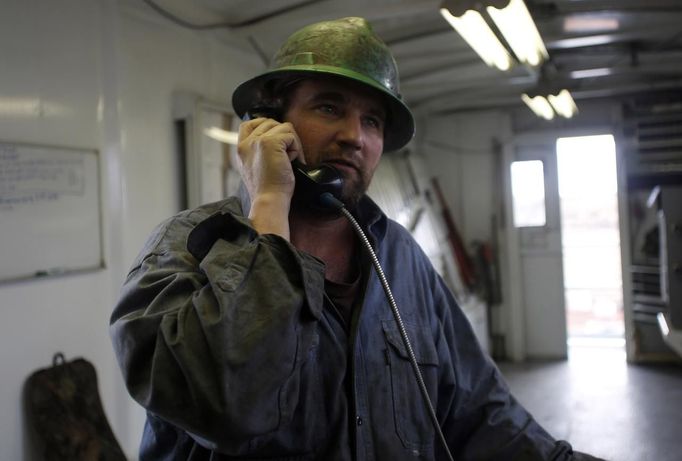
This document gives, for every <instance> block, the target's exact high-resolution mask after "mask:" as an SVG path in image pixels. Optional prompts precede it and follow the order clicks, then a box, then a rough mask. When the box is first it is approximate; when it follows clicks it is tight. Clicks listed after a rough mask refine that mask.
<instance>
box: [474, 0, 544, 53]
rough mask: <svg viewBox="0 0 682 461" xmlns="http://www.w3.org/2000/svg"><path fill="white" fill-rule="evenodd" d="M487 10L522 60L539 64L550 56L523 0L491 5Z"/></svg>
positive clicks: (511, 0)
mask: <svg viewBox="0 0 682 461" xmlns="http://www.w3.org/2000/svg"><path fill="white" fill-rule="evenodd" d="M486 10H487V11H488V14H489V15H490V17H491V18H492V19H493V21H495V25H496V26H497V28H498V29H500V32H502V35H504V38H505V40H507V43H509V46H511V49H512V50H514V54H516V57H517V58H519V60H520V61H521V62H524V63H527V64H530V65H531V66H537V65H539V64H540V63H541V62H542V61H544V60H545V59H547V58H548V57H549V55H548V54H547V49H546V48H545V44H544V43H543V42H542V38H541V37H540V33H539V32H538V29H537V27H536V26H535V23H534V22H533V18H532V17H531V16H530V13H529V12H528V8H526V4H525V3H523V0H510V1H509V5H507V6H506V7H505V8H502V9H497V8H495V7H493V6H489V7H487V8H486Z"/></svg>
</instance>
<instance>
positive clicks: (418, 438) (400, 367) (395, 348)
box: [382, 320, 438, 451]
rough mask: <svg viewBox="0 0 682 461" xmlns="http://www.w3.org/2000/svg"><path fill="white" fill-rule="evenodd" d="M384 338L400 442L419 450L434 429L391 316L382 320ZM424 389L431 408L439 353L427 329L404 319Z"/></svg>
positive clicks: (425, 446) (426, 446)
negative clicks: (390, 318) (427, 393)
mask: <svg viewBox="0 0 682 461" xmlns="http://www.w3.org/2000/svg"><path fill="white" fill-rule="evenodd" d="M382 329H383V331H384V337H385V340H386V348H387V351H386V358H387V361H388V365H389V367H390V373H391V392H392V394H393V395H392V397H393V418H394V422H395V430H396V433H397V435H398V437H399V438H400V440H401V442H402V443H403V445H404V446H405V448H408V449H410V450H418V451H422V450H425V449H429V448H431V447H432V446H433V443H434V436H435V430H434V428H433V425H432V423H431V418H430V417H429V411H428V409H427V405H426V402H425V401H424V398H423V396H422V394H421V391H420V390H419V384H418V383H417V378H416V376H415V374H414V370H413V368H412V365H411V363H410V359H409V354H408V353H407V350H406V348H405V345H404V344H403V340H402V337H401V335H400V330H399V329H398V326H397V325H396V324H395V322H394V321H393V320H384V321H382ZM405 329H406V330H407V335H408V337H409V339H410V344H411V345H412V350H413V352H414V355H415V358H416V359H417V363H418V364H419V369H420V370H421V373H422V377H423V378H424V383H425V384H426V389H427V390H428V392H429V396H430V398H431V403H432V404H433V406H434V408H435V407H436V405H437V401H436V396H437V389H438V353H437V351H436V346H435V344H434V342H433V336H432V334H431V331H430V329H428V328H427V327H425V326H422V325H416V324H409V323H405Z"/></svg>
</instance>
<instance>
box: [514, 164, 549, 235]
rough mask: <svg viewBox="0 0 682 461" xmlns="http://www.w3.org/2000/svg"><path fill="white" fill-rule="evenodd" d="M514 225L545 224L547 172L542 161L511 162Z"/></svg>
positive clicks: (530, 225) (533, 225) (534, 225)
mask: <svg viewBox="0 0 682 461" xmlns="http://www.w3.org/2000/svg"><path fill="white" fill-rule="evenodd" d="M511 186H512V204H513V205H512V207H513V213H514V227H536V226H544V225H545V223H546V222H547V220H546V216H545V172H544V168H543V164H542V161H540V160H527V161H520V162H513V163H512V164H511Z"/></svg>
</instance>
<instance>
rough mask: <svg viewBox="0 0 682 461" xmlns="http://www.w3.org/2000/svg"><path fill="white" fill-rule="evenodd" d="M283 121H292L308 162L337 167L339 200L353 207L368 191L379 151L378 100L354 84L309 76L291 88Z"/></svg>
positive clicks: (380, 106)
mask: <svg viewBox="0 0 682 461" xmlns="http://www.w3.org/2000/svg"><path fill="white" fill-rule="evenodd" d="M284 120H285V121H287V122H291V123H292V124H293V126H294V129H295V130H296V133H297V134H298V137H299V138H300V140H301V144H302V146H303V153H304V156H305V161H306V163H307V164H309V165H318V164H320V163H327V164H331V165H333V166H334V167H336V168H337V169H338V170H339V172H340V173H341V174H342V175H343V178H344V187H343V194H342V195H343V197H342V199H343V201H344V203H346V205H348V206H354V205H355V204H356V203H357V201H358V200H359V199H360V197H362V195H363V194H364V193H365V192H366V191H367V188H368V187H369V183H370V181H371V179H372V176H373V175H374V171H375V170H376V168H377V165H378V164H379V159H380V158H381V153H382V151H383V149H384V125H385V121H386V111H385V109H384V105H383V103H382V100H381V98H380V97H379V96H378V95H375V94H374V93H373V92H372V91H371V90H368V89H365V88H364V87H363V86H361V85H360V84H356V83H353V82H347V81H344V80H340V79H308V80H304V81H302V82H301V83H299V84H298V85H297V86H296V87H295V88H294V89H293V92H292V94H291V95H290V97H289V100H288V106H287V110H286V113H285V114H284Z"/></svg>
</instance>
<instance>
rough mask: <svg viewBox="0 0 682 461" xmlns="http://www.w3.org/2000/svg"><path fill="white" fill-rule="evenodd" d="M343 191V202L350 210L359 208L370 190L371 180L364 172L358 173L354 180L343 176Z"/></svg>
mask: <svg viewBox="0 0 682 461" xmlns="http://www.w3.org/2000/svg"><path fill="white" fill-rule="evenodd" d="M343 176H344V177H343V190H342V192H341V201H342V202H343V204H344V205H345V206H346V208H348V209H349V210H353V209H355V208H356V207H357V206H358V203H359V202H360V199H361V198H362V197H363V196H364V195H365V193H366V192H367V189H368V188H369V178H368V177H367V175H366V174H364V173H363V172H360V171H358V172H357V175H354V176H353V177H352V178H349V177H347V176H346V175H343Z"/></svg>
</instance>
